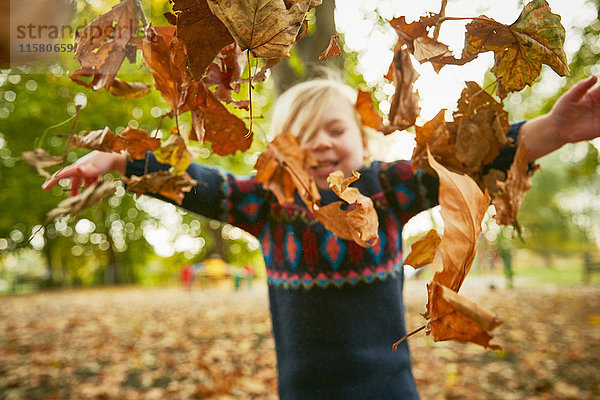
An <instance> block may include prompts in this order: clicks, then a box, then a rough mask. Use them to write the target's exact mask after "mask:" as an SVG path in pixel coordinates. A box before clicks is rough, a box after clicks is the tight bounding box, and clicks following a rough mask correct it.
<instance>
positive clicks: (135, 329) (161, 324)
mask: <svg viewBox="0 0 600 400" xmlns="http://www.w3.org/2000/svg"><path fill="white" fill-rule="evenodd" d="M422 287H423V282H419V281H417V282H415V281H408V282H407V285H406V307H407V323H408V324H416V323H417V322H418V321H419V320H420V319H421V317H420V315H419V313H420V312H422V311H423V301H424V300H425V294H424V293H423V290H422ZM463 290H464V291H465V293H467V294H468V295H469V296H470V297H472V298H474V299H475V300H477V302H478V303H481V304H482V305H485V306H486V307H490V308H494V309H496V310H497V312H498V314H499V315H500V316H501V317H502V318H503V319H504V320H505V323H504V325H503V326H502V327H500V328H499V329H498V332H497V337H498V338H499V340H500V341H502V343H503V348H504V349H503V350H502V351H488V352H481V351H480V348H479V347H477V346H474V345H472V344H463V343H458V342H445V343H439V344H436V345H435V346H434V345H433V343H432V341H431V339H430V338H428V337H415V338H413V339H411V340H410V341H409V345H410V348H411V352H412V358H413V372H414V375H415V379H416V381H417V384H418V389H419V392H420V393H421V397H422V398H423V399H428V400H438V399H439V400H442V399H465V400H466V399H468V400H532V399H536V400H591V399H595V398H598V396H600V375H599V374H598V365H599V364H600V352H598V351H597V345H598V342H599V341H600V288H599V287H598V286H597V285H596V286H587V287H582V286H579V287H573V288H567V287H561V288H560V289H553V288H545V289H544V288H527V289H517V290H510V291H508V290H503V289H497V290H495V291H489V290H484V289H478V288H476V285H475V284H474V283H471V284H467V285H466V287H465V288H464V289H463ZM541 299H543V300H541ZM0 398H2V399H7V400H8V399H25V398H27V399H99V398H102V399H115V400H116V399H119V400H120V399H161V400H162V399H181V398H190V399H221V400H225V399H276V398H277V380H276V360H275V350H274V342H273V338H272V335H271V322H270V319H269V311H268V304H267V293H266V287H265V285H264V284H262V283H261V282H255V285H254V286H253V288H252V290H250V291H246V290H241V291H239V292H232V291H220V290H214V289H209V290H206V291H196V290H195V289H194V290H192V291H191V292H188V291H187V290H185V289H183V288H181V289H179V288H166V289H141V288H114V289H92V290H82V291H71V292H54V293H51V292H50V293H39V294H34V295H26V296H11V297H3V298H2V307H0Z"/></svg>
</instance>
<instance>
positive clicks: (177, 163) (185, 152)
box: [154, 134, 193, 174]
mask: <svg viewBox="0 0 600 400" xmlns="http://www.w3.org/2000/svg"><path fill="white" fill-rule="evenodd" d="M154 155H155V156H156V160H157V161H158V162H160V163H163V164H170V165H172V166H173V168H174V172H175V174H180V173H182V172H184V171H185V170H186V169H187V167H188V166H189V165H190V164H191V163H192V160H193V156H192V153H191V152H190V151H189V149H188V146H187V143H186V142H185V140H184V139H183V137H181V135H178V134H173V135H171V136H170V137H169V139H167V141H166V142H165V143H163V145H162V146H161V147H160V148H158V149H156V150H154Z"/></svg>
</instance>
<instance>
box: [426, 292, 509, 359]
mask: <svg viewBox="0 0 600 400" xmlns="http://www.w3.org/2000/svg"><path fill="white" fill-rule="evenodd" d="M427 289H428V291H429V299H430V300H429V303H428V305H429V306H430V317H431V320H430V321H429V323H428V329H427V333H428V334H429V335H431V337H432V338H433V340H435V341H444V340H458V341H460V342H469V343H476V344H479V345H481V346H483V347H485V348H489V349H494V350H499V349H500V346H498V345H495V344H490V340H492V338H493V337H492V336H491V335H490V334H489V331H491V330H493V329H495V328H496V327H498V326H500V325H501V324H502V322H501V321H500V320H499V319H498V318H496V317H495V316H494V315H493V314H491V313H490V312H488V311H486V310H484V309H483V308H481V307H479V306H478V305H477V304H476V303H474V302H472V301H470V300H468V299H467V298H466V297H464V296H461V295H459V294H458V293H456V292H455V291H453V290H451V289H449V288H447V287H446V286H444V285H442V284H439V283H438V282H435V281H433V282H431V283H430V284H429V285H428V287H427Z"/></svg>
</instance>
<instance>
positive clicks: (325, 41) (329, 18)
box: [273, 0, 344, 95]
mask: <svg viewBox="0 0 600 400" xmlns="http://www.w3.org/2000/svg"><path fill="white" fill-rule="evenodd" d="M334 10H335V1H334V0H324V1H323V4H321V5H320V6H318V7H317V8H315V19H316V24H315V30H314V32H313V33H312V34H311V35H309V36H306V37H304V38H302V39H300V40H299V41H298V43H297V44H296V45H295V46H294V48H295V49H296V54H297V56H298V58H299V59H300V62H301V63H302V65H303V67H304V73H303V74H298V73H297V72H296V71H295V70H294V68H293V67H292V66H291V64H290V60H289V59H285V60H283V61H282V62H280V63H279V64H277V65H276V66H275V67H274V68H273V79H274V80H275V90H276V92H277V94H278V95H279V94H281V93H282V92H284V91H286V90H287V89H289V88H290V87H292V86H294V85H295V84H296V83H299V82H302V81H304V80H307V79H311V78H315V77H317V76H318V72H319V71H318V69H319V67H322V66H326V67H328V68H330V69H333V70H337V71H340V72H341V71H343V70H344V59H343V58H342V57H340V56H335V57H333V58H329V59H327V60H326V61H325V62H321V61H320V60H319V56H320V55H321V53H323V52H324V51H325V49H327V46H328V45H329V40H330V38H331V36H333V35H335V34H336V30H335V21H334Z"/></svg>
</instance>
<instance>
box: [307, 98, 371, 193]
mask: <svg viewBox="0 0 600 400" xmlns="http://www.w3.org/2000/svg"><path fill="white" fill-rule="evenodd" d="M323 111H324V112H323V114H322V115H323V116H322V118H321V120H320V121H319V125H318V127H317V131H316V132H315V133H314V134H313V135H312V137H311V138H310V139H309V140H307V141H306V143H305V144H304V146H305V147H306V148H308V149H309V150H312V152H313V153H314V155H315V157H316V158H317V161H318V163H319V164H318V165H317V167H313V168H310V169H309V172H310V174H311V175H312V176H313V177H314V179H315V182H316V183H317V187H318V188H319V189H327V188H329V184H328V183H327V176H329V174H330V173H332V172H334V171H337V170H341V171H342V172H343V173H344V175H345V176H349V175H351V174H352V170H358V169H359V168H360V167H361V166H362V165H363V161H364V159H365V148H364V144H363V140H362V135H361V131H360V128H359V126H358V125H357V123H356V120H355V117H354V109H353V108H352V106H351V105H350V104H349V102H348V101H347V100H346V99H343V98H339V97H332V98H331V100H329V102H328V103H327V105H326V106H325V110H323Z"/></svg>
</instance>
